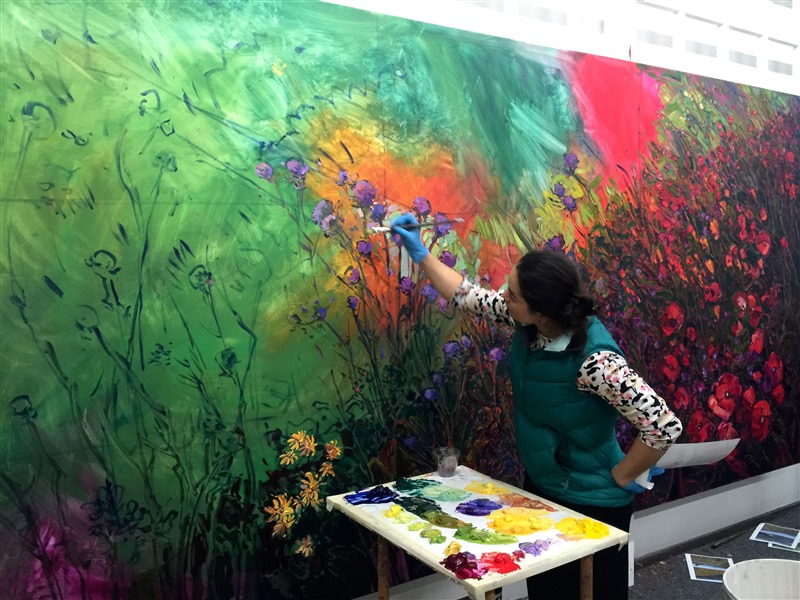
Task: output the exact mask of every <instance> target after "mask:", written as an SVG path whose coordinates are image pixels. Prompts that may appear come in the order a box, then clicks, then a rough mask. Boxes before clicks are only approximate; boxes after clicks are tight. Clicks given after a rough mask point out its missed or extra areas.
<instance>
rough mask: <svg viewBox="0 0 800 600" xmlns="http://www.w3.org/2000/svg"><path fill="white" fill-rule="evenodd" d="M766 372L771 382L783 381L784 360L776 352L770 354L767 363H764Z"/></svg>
mask: <svg viewBox="0 0 800 600" xmlns="http://www.w3.org/2000/svg"><path fill="white" fill-rule="evenodd" d="M764 374H765V375H766V376H767V380H768V381H769V382H770V383H773V384H776V383H780V382H781V381H783V361H782V360H781V357H780V356H778V355H777V354H775V353H774V352H773V353H772V354H770V355H769V358H768V359H767V364H766V365H764Z"/></svg>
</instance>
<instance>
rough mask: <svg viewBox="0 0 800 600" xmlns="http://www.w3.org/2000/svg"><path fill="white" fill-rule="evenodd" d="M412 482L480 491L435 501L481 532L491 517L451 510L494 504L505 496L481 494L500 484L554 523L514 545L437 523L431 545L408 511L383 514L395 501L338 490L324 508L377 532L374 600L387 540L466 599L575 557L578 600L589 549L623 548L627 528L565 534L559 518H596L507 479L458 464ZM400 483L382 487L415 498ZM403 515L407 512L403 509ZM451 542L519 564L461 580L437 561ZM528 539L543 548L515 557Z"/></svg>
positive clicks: (584, 589) (384, 570)
mask: <svg viewBox="0 0 800 600" xmlns="http://www.w3.org/2000/svg"><path fill="white" fill-rule="evenodd" d="M416 480H425V481H422V482H421V484H424V485H431V486H437V484H441V486H447V488H448V489H455V490H462V491H463V490H466V489H467V488H471V489H472V490H475V489H476V488H477V489H481V490H483V492H474V491H472V492H468V493H469V495H468V497H466V498H464V499H460V500H448V499H447V498H446V497H445V496H440V497H439V498H438V499H437V500H436V503H437V504H438V505H439V506H440V507H441V511H442V512H444V513H446V514H447V515H452V516H453V517H455V518H457V519H458V520H459V521H462V522H465V523H468V524H470V525H474V526H475V527H476V528H477V529H479V530H481V531H487V530H488V527H487V526H488V524H489V521H490V520H491V519H492V517H491V515H487V516H471V515H465V514H462V513H461V512H458V511H456V510H455V509H456V507H457V506H459V505H460V504H461V503H462V502H464V501H465V500H466V501H467V502H469V501H475V500H477V501H479V502H485V501H487V500H488V501H493V502H498V501H499V500H501V499H502V498H504V497H506V496H502V497H501V496H499V495H498V494H497V493H495V494H493V493H484V492H492V491H495V490H500V489H503V488H505V490H506V491H507V492H508V493H511V494H518V495H521V496H525V497H526V498H527V499H530V500H532V501H534V502H535V501H538V502H541V503H543V504H545V505H547V506H548V507H549V508H550V512H547V513H546V514H545V516H546V518H547V519H551V520H552V523H553V525H554V526H553V527H552V528H550V529H546V530H538V531H535V532H533V533H528V534H526V535H515V537H516V540H515V543H508V542H506V543H503V544H484V543H475V542H472V541H468V540H464V539H458V540H455V534H456V529H448V528H445V527H442V526H436V528H437V529H439V531H440V532H441V534H442V536H443V537H444V538H445V539H444V541H437V542H435V543H431V541H430V540H429V539H426V538H424V537H421V536H420V529H419V527H417V528H415V527H413V526H412V524H413V523H414V522H418V521H423V519H420V518H418V517H415V516H413V515H412V517H411V518H412V519H413V521H411V522H409V521H408V520H405V521H401V520H400V519H393V518H392V517H391V516H387V514H389V515H393V514H395V513H396V512H397V511H398V510H399V509H398V508H394V509H392V507H393V506H396V505H397V502H396V501H395V500H387V501H386V502H384V503H376V504H371V503H365V504H352V503H350V502H348V500H347V499H346V497H348V496H349V497H350V498H351V500H352V498H353V496H352V495H351V494H354V492H351V493H347V494H339V495H338V496H329V497H328V498H327V508H328V510H333V509H336V510H339V511H341V512H342V513H344V514H345V515H347V516H348V517H349V518H351V519H353V520H354V521H356V522H357V523H359V524H361V525H363V526H364V527H366V528H367V529H369V530H371V531H373V532H374V533H376V534H377V536H378V557H377V558H378V561H377V569H378V598H379V600H385V599H387V598H388V597H389V543H392V544H394V545H395V546H397V547H398V548H401V549H402V550H404V551H405V552H407V553H408V554H411V555H412V556H414V557H415V558H417V559H418V560H420V561H421V562H423V563H424V564H426V565H428V566H429V567H430V568H432V569H433V570H435V571H437V572H439V573H441V574H442V575H444V576H445V577H448V578H450V579H452V580H454V581H455V582H456V583H458V584H459V585H461V586H462V587H464V588H465V589H466V590H467V592H468V594H469V595H470V597H472V598H474V599H475V600H483V599H485V600H494V596H495V593H494V590H495V589H497V588H499V587H502V586H503V585H508V584H511V583H514V582H516V581H521V580H523V579H526V578H527V577H530V576H532V575H536V574H538V573H542V572H544V571H548V570H550V569H552V568H555V567H559V566H561V565H564V564H566V563H569V562H572V561H574V560H580V577H581V582H580V586H581V600H591V598H592V564H593V555H594V553H595V552H598V551H600V550H604V549H606V548H611V547H613V546H622V545H624V544H626V543H627V542H628V534H627V533H626V532H624V531H622V530H620V529H616V528H614V527H611V526H608V525H605V526H603V525H601V526H600V529H601V531H602V533H603V535H602V537H585V536H582V535H574V534H567V535H565V534H564V533H563V532H562V531H560V530H559V529H558V528H557V527H556V526H557V525H558V523H559V522H560V521H562V520H563V519H570V518H571V519H575V520H576V521H564V524H563V525H564V526H566V525H567V524H568V523H574V522H578V523H584V524H587V523H588V524H597V523H598V522H597V521H591V520H586V517H585V516H584V515H581V514H579V513H576V512H575V511H572V510H570V509H568V508H565V507H563V506H560V505H558V504H556V503H554V502H551V501H549V500H545V499H543V498H539V497H537V496H535V495H533V494H530V493H528V492H526V491H524V490H521V489H519V488H516V487H513V486H510V485H508V484H506V483H503V482H500V481H496V480H493V479H491V478H489V477H487V476H486V475H483V474H481V473H478V472H477V471H474V470H472V469H469V468H467V467H464V466H459V467H458V468H457V469H456V474H455V476H454V477H448V478H443V477H439V476H438V475H437V474H436V473H428V474H425V475H420V476H418V477H413V478H411V479H408V480H405V482H406V483H408V482H415V481H416ZM402 482H403V480H398V481H397V482H392V483H388V484H384V488H388V489H389V490H391V491H395V492H397V493H399V494H400V496H399V498H400V499H402V498H403V497H414V496H417V494H416V493H414V492H412V493H410V494H407V493H406V492H404V491H400V490H399V489H398V484H400V487H401V489H402V488H404V487H405V486H404V485H403V484H402ZM378 487H379V486H375V488H378ZM375 488H366V490H362V492H367V491H370V490H375ZM425 489H427V488H425ZM439 489H440V490H441V489H445V488H442V487H439ZM451 493H455V492H451ZM517 498H518V497H517ZM518 499H519V498H518ZM390 509H391V510H390ZM405 514H406V515H408V513H405ZM419 525H420V526H427V527H431V526H430V525H429V524H426V523H419ZM564 526H562V527H561V529H564V528H565V527H564ZM606 529H607V531H608V533H607V534H605V530H606ZM593 535H597V528H596V527H595V528H594V533H593ZM454 540H455V541H457V542H458V544H459V545H460V546H461V548H460V550H461V552H469V553H471V554H473V555H474V556H476V557H482V556H486V554H485V553H492V552H499V553H506V554H511V553H513V552H514V551H515V550H516V551H517V554H516V556H517V560H516V562H517V564H518V566H519V569H517V570H513V571H511V572H507V573H501V572H489V573H486V574H483V576H482V577H481V578H480V579H478V578H477V577H469V578H466V579H460V578H458V577H457V576H456V574H455V573H454V572H453V571H451V570H449V569H447V568H446V567H445V566H444V565H443V564H442V561H443V560H444V559H445V557H446V555H445V550H446V549H447V548H448V546H449V544H451V543H452V542H453V541H454ZM531 543H534V544H536V545H537V548H538V547H544V548H545V549H544V550H542V551H541V552H540V553H538V555H533V554H532V553H530V554H525V555H524V557H523V558H521V559H519V556H520V555H521V554H522V553H521V552H519V551H518V550H519V548H520V547H522V546H524V545H528V547H529V548H530V547H531V546H530V545H529V544H531ZM542 545H543V546H542Z"/></svg>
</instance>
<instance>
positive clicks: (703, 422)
mask: <svg viewBox="0 0 800 600" xmlns="http://www.w3.org/2000/svg"><path fill="white" fill-rule="evenodd" d="M686 430H687V432H688V433H689V440H691V441H692V442H705V441H706V440H708V438H709V437H710V436H711V432H712V431H714V427H713V426H712V425H711V423H709V422H708V419H707V418H706V415H705V413H704V412H703V410H702V409H700V408H698V409H697V410H695V411H694V412H693V413H692V416H691V417H690V418H689V425H688V426H687V428H686Z"/></svg>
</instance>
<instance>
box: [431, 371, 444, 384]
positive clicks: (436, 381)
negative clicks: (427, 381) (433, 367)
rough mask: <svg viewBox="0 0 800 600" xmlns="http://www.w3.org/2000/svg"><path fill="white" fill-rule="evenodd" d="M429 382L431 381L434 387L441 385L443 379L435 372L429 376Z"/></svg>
mask: <svg viewBox="0 0 800 600" xmlns="http://www.w3.org/2000/svg"><path fill="white" fill-rule="evenodd" d="M431 381H433V383H434V384H436V385H442V384H443V383H444V377H442V374H441V373H439V372H438V371H436V372H435V373H433V375H431Z"/></svg>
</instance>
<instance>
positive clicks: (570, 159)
mask: <svg viewBox="0 0 800 600" xmlns="http://www.w3.org/2000/svg"><path fill="white" fill-rule="evenodd" d="M564 168H565V169H566V171H567V173H569V174H570V175H574V174H575V169H577V168H578V157H577V156H575V155H574V154H573V153H572V152H570V153H569V154H565V155H564Z"/></svg>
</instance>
